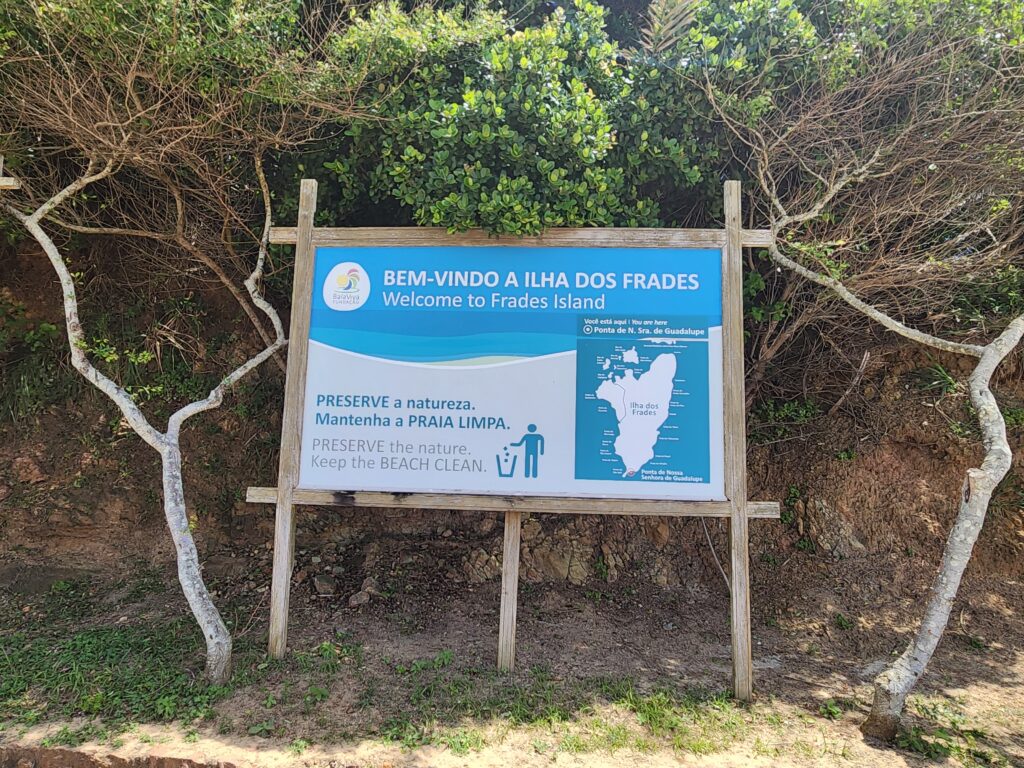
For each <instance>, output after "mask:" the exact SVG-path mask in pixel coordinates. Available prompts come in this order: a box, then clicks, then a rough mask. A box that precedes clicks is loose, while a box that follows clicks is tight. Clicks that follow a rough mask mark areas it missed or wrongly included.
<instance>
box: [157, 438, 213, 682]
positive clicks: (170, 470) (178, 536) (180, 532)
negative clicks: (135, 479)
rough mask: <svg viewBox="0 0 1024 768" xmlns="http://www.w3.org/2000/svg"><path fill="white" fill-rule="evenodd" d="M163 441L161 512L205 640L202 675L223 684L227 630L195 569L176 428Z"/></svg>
mask: <svg viewBox="0 0 1024 768" xmlns="http://www.w3.org/2000/svg"><path fill="white" fill-rule="evenodd" d="M164 440H165V443H164V446H163V449H162V450H161V451H160V468H161V473H162V475H163V486H164V515H165V516H166V518H167V527H168V529H169V530H170V532H171V538H172V539H173V540H174V549H175V551H176V552H177V555H178V558H177V559H178V581H179V582H180V583H181V591H182V592H183V593H184V594H185V599H186V600H187V601H188V604H189V607H190V608H191V609H192V615H193V616H195V619H196V621H197V622H198V624H199V627H200V628H201V629H202V630H203V638H204V639H205V640H206V676H207V677H208V678H209V679H210V681H211V682H213V683H216V684H217V685H224V684H225V683H227V682H228V680H229V679H230V678H231V633H230V632H228V628H227V627H226V626H225V625H224V620H223V619H222V618H221V616H220V612H219V611H218V610H217V606H215V605H214V604H213V600H212V599H211V598H210V593H209V592H208V591H207V589H206V584H205V583H204V582H203V574H202V571H201V570H200V568H199V553H198V552H197V551H196V543H195V540H194V539H193V538H192V531H191V529H190V527H189V520H188V511H187V509H186V507H185V487H184V484H183V482H182V474H181V446H180V436H179V434H178V433H177V432H176V431H175V432H170V431H169V432H168V434H167V435H166V436H165V438H164Z"/></svg>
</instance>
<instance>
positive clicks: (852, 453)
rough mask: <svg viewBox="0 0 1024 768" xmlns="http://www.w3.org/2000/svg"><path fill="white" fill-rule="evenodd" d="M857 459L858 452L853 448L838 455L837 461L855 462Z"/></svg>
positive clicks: (846, 449)
mask: <svg viewBox="0 0 1024 768" xmlns="http://www.w3.org/2000/svg"><path fill="white" fill-rule="evenodd" d="M855 458H857V451H856V450H854V449H853V448H845V449H843V450H841V451H839V452H838V453H836V459H838V460H839V461H853V460H854V459H855Z"/></svg>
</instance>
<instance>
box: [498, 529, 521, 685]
mask: <svg viewBox="0 0 1024 768" xmlns="http://www.w3.org/2000/svg"><path fill="white" fill-rule="evenodd" d="M522 522H523V513H522V512H506V513H505V549H504V551H503V553H502V556H501V613H500V616H499V619H498V670H499V671H501V672H511V671H512V668H513V667H514V666H515V663H516V608H517V607H518V606H517V600H518V595H519V540H520V534H521V531H522Z"/></svg>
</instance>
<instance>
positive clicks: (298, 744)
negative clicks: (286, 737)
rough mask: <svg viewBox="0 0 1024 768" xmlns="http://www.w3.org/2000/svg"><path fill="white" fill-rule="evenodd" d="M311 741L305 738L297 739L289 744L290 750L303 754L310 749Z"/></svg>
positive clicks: (295, 753)
mask: <svg viewBox="0 0 1024 768" xmlns="http://www.w3.org/2000/svg"><path fill="white" fill-rule="evenodd" d="M309 746H310V745H309V742H308V741H306V740H305V739H295V740H294V741H293V742H292V743H291V744H289V745H288V751H289V752H291V753H292V754H293V755H296V756H298V755H301V754H302V753H303V752H305V751H306V750H307V749H309Z"/></svg>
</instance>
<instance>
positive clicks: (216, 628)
mask: <svg viewBox="0 0 1024 768" xmlns="http://www.w3.org/2000/svg"><path fill="white" fill-rule="evenodd" d="M95 169H96V165H95V164H94V163H90V164H89V167H88V168H87V169H86V171H85V173H84V174H83V175H82V177H81V178H79V179H77V180H76V181H74V182H72V183H71V184H69V185H68V186H67V187H65V188H64V189H62V190H61V191H60V192H58V193H57V194H56V195H54V196H53V197H51V198H50V199H49V200H47V201H46V202H45V203H43V205H41V206H40V207H39V208H37V209H36V210H35V211H34V212H33V213H32V214H30V215H26V214H24V213H22V212H21V211H19V210H18V209H17V208H15V207H14V206H10V205H9V206H6V207H7V211H8V212H9V213H10V214H11V215H12V216H14V217H15V218H16V219H17V220H18V221H20V222H21V223H22V224H23V225H24V226H25V229H26V230H28V232H29V234H30V235H32V237H33V238H34V239H35V241H36V242H37V243H38V244H39V246H40V247H41V248H42V249H43V252H44V253H45V254H46V256H47V258H48V259H49V260H50V264H51V266H52V267H53V270H54V272H55V273H56V274H57V278H58V279H59V280H60V285H61V290H62V293H63V304H64V325H65V329H66V331H67V337H68V344H69V348H70V354H71V364H72V365H73V366H74V367H75V370H77V371H78V372H79V373H80V374H82V376H84V377H85V378H86V379H87V380H88V381H89V382H90V383H91V384H92V385H93V386H95V387H96V388H97V389H99V390H100V391H101V392H103V393H104V394H105V395H106V396H107V397H108V398H110V400H111V401H112V402H113V403H114V404H115V405H116V406H117V407H118V409H119V410H120V411H121V414H122V415H123V416H124V419H125V421H127V422H128V425H129V426H131V428H132V429H133V430H134V431H135V433H136V434H138V435H139V436H140V437H141V438H142V439H143V440H145V441H146V442H147V443H148V444H149V445H151V446H152V447H153V448H155V449H156V450H157V452H159V454H160V460H161V470H162V477H163V491H164V515H165V516H166V518H167V526H168V528H169V529H170V532H171V538H172V540H173V541H174V549H175V551H176V553H177V563H178V581H179V582H180V584H181V590H182V592H183V593H184V595H185V599H186V600H187V601H188V604H189V607H190V608H191V609H192V614H193V616H195V619H196V622H197V623H198V624H199V626H200V628H201V629H202V631H203V637H204V639H205V641H206V674H207V676H208V677H209V678H210V680H211V681H212V682H214V683H217V684H224V683H226V682H227V681H228V679H229V678H230V677H231V634H230V633H229V632H228V629H227V627H226V626H225V625H224V621H223V619H222V618H221V616H220V612H219V611H218V610H217V607H216V606H215V605H214V604H213V600H212V599H211V598H210V593H209V592H208V591H207V589H206V584H205V583H204V581H203V574H202V570H201V569H200V567H199V553H198V552H197V551H196V544H195V540H194V539H193V538H192V531H191V530H190V528H189V519H188V510H187V507H186V506H185V487H184V482H183V478H182V473H181V427H182V424H183V423H184V422H185V420H186V419H188V418H190V417H191V416H195V415H196V414H199V413H202V412H204V411H208V410H211V409H213V408H216V407H217V406H219V405H220V404H221V402H222V401H223V399H224V393H225V392H226V391H227V389H228V388H229V387H230V386H231V385H232V384H234V383H235V382H236V381H238V380H239V379H241V378H242V377H243V376H245V375H246V374H248V373H249V372H250V371H252V370H253V369H255V368H256V367H257V366H259V365H261V364H262V363H263V362H264V361H265V360H267V359H268V358H269V357H271V356H272V355H273V354H274V353H275V352H276V351H277V350H278V349H280V348H282V347H283V346H284V345H285V344H286V343H287V342H286V340H285V338H284V329H283V326H282V324H281V319H280V317H279V316H278V314H277V312H276V311H275V310H274V308H273V307H272V306H271V305H270V304H269V303H268V302H267V301H266V300H265V299H264V298H263V297H262V296H261V295H260V293H259V281H260V278H261V277H262V275H263V266H264V264H265V262H266V258H267V247H268V244H269V242H270V218H271V217H270V192H269V189H268V188H267V185H266V179H265V178H264V175H263V166H262V162H261V160H260V158H259V157H256V172H257V175H258V177H259V180H260V185H261V189H262V191H263V198H264V203H265V206H266V211H265V221H264V228H263V237H262V240H261V242H260V249H259V257H258V260H257V263H256V267H255V268H254V269H253V272H252V273H251V274H250V275H249V277H248V279H247V280H246V281H245V288H246V290H247V291H248V292H249V295H250V297H251V298H252V300H253V303H254V304H255V305H256V306H257V307H259V309H260V310H261V311H263V312H264V313H265V314H266V315H267V317H268V318H269V319H270V321H271V324H272V325H273V327H274V331H275V334H276V338H275V340H274V342H273V343H272V344H270V345H269V346H267V347H265V348H264V349H263V350H262V351H260V352H259V353H258V354H256V355H254V356H253V357H251V358H249V359H248V360H246V361H245V362H244V363H242V364H241V365H240V366H238V367H237V368H236V369H235V370H233V371H232V372H231V373H229V374H228V375H227V376H225V377H224V378H223V379H222V380H221V382H220V383H219V384H218V385H217V386H216V387H214V388H213V390H211V391H210V394H209V395H207V396H206V397H205V398H204V399H202V400H196V401H194V402H191V403H188V404H187V405H185V406H183V407H182V408H180V409H179V410H177V411H176V412H175V413H173V414H172V415H171V417H170V419H169V420H168V423H167V431H166V432H160V431H159V430H158V429H156V428H155V427H154V426H153V425H152V424H150V422H149V420H148V419H147V418H146V416H145V414H143V413H142V411H141V410H140V409H139V407H138V406H137V405H136V404H135V401H134V400H132V397H131V395H130V394H129V393H128V392H127V391H126V390H125V389H124V388H122V387H121V386H119V385H118V384H117V382H115V381H113V380H112V379H111V378H110V377H108V376H105V375H104V374H103V373H102V372H101V371H100V370H98V369H97V368H96V367H95V366H94V365H93V364H92V362H91V361H90V360H89V357H88V355H86V353H85V347H86V344H85V334H84V332H83V330H82V323H81V320H80V319H79V316H78V294H77V291H76V289H75V281H74V279H73V278H72V276H71V272H70V271H69V270H68V268H67V265H66V264H65V263H64V259H63V257H62V256H61V254H60V251H59V249H58V248H57V246H56V244H55V243H54V242H53V240H52V239H51V238H50V236H49V235H48V234H47V233H46V231H45V230H44V229H43V228H42V226H41V224H40V222H41V221H42V220H43V219H44V218H45V216H46V215H47V214H48V213H50V212H51V211H52V210H53V209H54V208H56V207H57V206H59V205H61V204H62V203H63V202H65V201H66V200H68V199H69V198H70V197H72V196H73V195H75V194H77V193H78V192H80V191H81V190H82V189H84V188H85V187H87V186H89V185H90V184H92V183H94V182H96V181H99V180H100V179H103V178H106V177H107V176H109V175H110V174H111V172H112V169H113V162H108V163H107V164H106V165H105V166H104V167H103V168H102V169H100V170H99V171H96V170H95Z"/></svg>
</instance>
